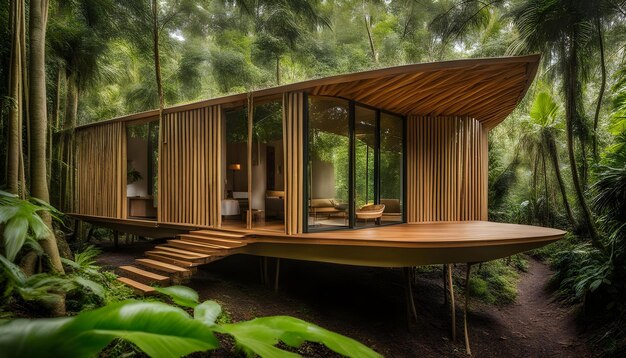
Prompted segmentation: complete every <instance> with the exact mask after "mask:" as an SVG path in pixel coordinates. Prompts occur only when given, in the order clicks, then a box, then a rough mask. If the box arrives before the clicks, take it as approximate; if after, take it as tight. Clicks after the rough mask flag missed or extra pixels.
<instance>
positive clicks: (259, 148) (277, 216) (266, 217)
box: [248, 100, 285, 232]
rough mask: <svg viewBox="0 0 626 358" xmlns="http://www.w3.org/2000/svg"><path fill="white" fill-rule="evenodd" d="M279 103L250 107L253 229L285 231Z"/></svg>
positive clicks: (281, 127) (280, 108)
mask: <svg viewBox="0 0 626 358" xmlns="http://www.w3.org/2000/svg"><path fill="white" fill-rule="evenodd" d="M283 169H284V154H283V113H282V102H281V101H280V100H278V101H271V102H268V103H264V104H260V105H257V106H255V107H254V115H253V125H252V197H251V199H250V208H251V211H250V213H249V214H248V215H251V217H250V220H251V225H252V227H253V228H257V229H266V230H275V231H281V232H282V231H284V230H285V186H284V173H283Z"/></svg>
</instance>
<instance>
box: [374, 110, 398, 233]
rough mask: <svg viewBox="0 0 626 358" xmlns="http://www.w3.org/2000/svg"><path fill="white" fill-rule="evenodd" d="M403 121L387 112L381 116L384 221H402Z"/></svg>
mask: <svg viewBox="0 0 626 358" xmlns="http://www.w3.org/2000/svg"><path fill="white" fill-rule="evenodd" d="M402 133H403V121H402V118H401V117H398V116H394V115H391V114H387V113H381V116H380V164H379V166H380V203H381V204H384V205H385V210H384V212H383V217H382V221H383V223H384V222H397V221H402V208H403V206H404V203H403V202H402V179H403V170H404V168H403V166H404V165H403V164H404V159H403V156H402V153H403V135H402Z"/></svg>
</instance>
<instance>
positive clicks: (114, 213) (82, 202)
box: [74, 122, 127, 219]
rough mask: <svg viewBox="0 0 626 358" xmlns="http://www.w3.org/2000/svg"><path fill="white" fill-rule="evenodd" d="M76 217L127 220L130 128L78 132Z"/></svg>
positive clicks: (98, 127)
mask: <svg viewBox="0 0 626 358" xmlns="http://www.w3.org/2000/svg"><path fill="white" fill-rule="evenodd" d="M75 163H76V176H75V189H74V190H75V191H74V213H76V214H82V215H91V216H102V217H109V218H117V219H125V218H126V216H127V215H126V214H127V212H126V126H125V125H124V123H121V122H115V123H108V124H102V125H96V126H93V127H89V128H84V129H80V130H78V131H76V158H75Z"/></svg>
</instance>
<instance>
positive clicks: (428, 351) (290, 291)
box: [100, 242, 591, 357]
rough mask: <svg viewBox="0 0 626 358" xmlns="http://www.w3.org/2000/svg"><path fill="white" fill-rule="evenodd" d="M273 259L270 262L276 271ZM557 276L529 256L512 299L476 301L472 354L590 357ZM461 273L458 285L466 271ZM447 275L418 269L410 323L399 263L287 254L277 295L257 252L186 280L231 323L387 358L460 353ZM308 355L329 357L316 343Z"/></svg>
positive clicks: (125, 256)
mask: <svg viewBox="0 0 626 358" xmlns="http://www.w3.org/2000/svg"><path fill="white" fill-rule="evenodd" d="M152 245H153V244H151V243H147V242H139V243H134V244H130V245H122V246H121V247H120V248H119V249H117V250H116V249H113V248H111V247H110V246H108V245H106V246H104V247H102V248H103V249H104V250H105V251H104V253H103V255H102V256H101V258H100V264H102V265H104V266H105V267H107V268H108V269H115V267H117V266H119V265H123V264H128V263H132V261H133V259H134V258H136V257H141V256H142V254H143V251H145V250H146V249H148V248H150V247H151V246H152ZM273 264H274V261H272V260H270V268H273V266H274V265H273ZM458 269H459V270H460V269H461V267H459V268H458ZM271 271H273V270H271ZM270 273H271V275H273V272H270ZM550 275H551V272H550V270H549V268H548V267H547V266H546V265H544V264H543V263H541V262H539V261H536V260H534V259H531V260H530V268H529V271H528V273H525V274H523V275H522V276H521V280H520V283H519V295H518V298H517V301H516V302H515V303H514V304H510V305H506V306H502V307H496V306H492V305H487V304H482V303H479V302H477V301H475V300H474V301H471V303H470V315H469V322H470V339H471V345H472V353H473V356H475V357H586V356H591V352H590V350H589V348H588V347H587V346H586V345H585V343H584V339H582V338H581V336H580V335H579V332H577V328H576V327H577V326H576V322H575V318H574V317H575V315H574V313H573V311H572V309H571V308H569V307H564V306H562V305H560V304H559V303H556V302H553V300H552V296H551V293H550V292H549V291H548V290H547V288H546V287H547V282H548V280H549V278H550ZM457 276H458V277H459V278H458V279H459V281H458V282H457V283H459V284H461V283H462V281H461V280H462V279H461V276H462V275H460V272H459V274H458V275H457ZM272 277H273V276H272ZM441 281H442V280H441V270H433V271H431V272H425V273H420V274H419V275H418V282H417V285H416V286H415V288H414V296H415V301H416V306H417V313H418V322H412V323H411V324H408V323H407V318H406V317H407V314H406V309H405V299H404V297H405V293H404V286H403V285H402V282H403V274H402V271H401V270H394V269H384V268H365V267H353V266H343V265H333V264H322V263H314V262H303V261H293V260H281V263H280V278H279V290H278V292H274V290H273V287H266V286H265V285H263V284H261V281H260V259H259V258H258V257H252V256H246V255H235V256H231V257H228V258H226V259H223V260H221V261H217V262H214V263H212V264H210V265H207V266H204V267H202V268H201V269H200V270H199V271H198V273H197V274H196V275H194V277H193V279H192V281H191V282H190V283H189V284H188V285H189V286H190V287H192V288H194V289H196V290H197V291H198V292H199V293H200V296H201V299H203V300H204V299H214V300H216V301H218V302H220V303H221V304H222V306H223V308H224V309H225V310H226V311H227V313H228V314H229V316H230V318H231V319H232V321H242V320H248V319H252V318H255V317H260V316H271V315H290V316H294V317H298V318H301V319H304V320H307V321H310V322H313V323H315V324H317V325H320V326H322V327H325V328H327V329H330V330H333V331H336V332H338V333H341V334H344V335H347V336H349V337H352V338H354V339H357V340H359V341H361V342H363V343H364V344H366V345H368V346H369V347H371V348H373V349H375V350H376V351H378V352H380V353H381V354H383V355H384V356H386V357H441V356H449V357H457V356H458V357H462V356H465V349H464V344H463V340H462V337H463V336H462V332H463V326H462V323H463V316H462V306H461V303H462V296H461V295H460V294H458V295H457V332H458V333H457V334H458V337H457V341H456V342H452V341H451V338H450V318H449V313H448V311H447V309H446V307H444V306H443V291H442V286H441V284H442V282H441ZM458 291H459V292H458V293H460V289H459V290H458ZM301 353H302V351H301ZM305 354H306V355H310V356H315V357H325V356H328V355H329V353H328V351H327V350H325V349H320V348H319V347H316V346H311V347H308V349H307V350H306V351H305ZM218 355H220V356H223V355H229V354H228V353H227V352H224V351H222V352H220V353H218Z"/></svg>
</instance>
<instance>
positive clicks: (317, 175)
mask: <svg viewBox="0 0 626 358" xmlns="http://www.w3.org/2000/svg"><path fill="white" fill-rule="evenodd" d="M308 107H309V112H308V133H306V136H307V137H308V142H307V148H308V150H307V152H308V153H307V154H308V158H306V159H305V160H306V163H307V170H306V175H307V178H306V188H307V193H306V203H307V204H306V205H308V208H307V211H308V218H307V225H308V229H309V230H311V229H312V230H316V229H327V228H340V227H347V226H348V224H349V210H350V205H349V198H350V115H349V112H350V110H349V102H348V101H345V100H342V99H338V98H327V97H310V99H309V102H308Z"/></svg>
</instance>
